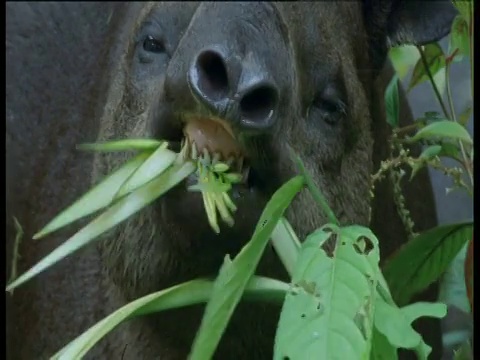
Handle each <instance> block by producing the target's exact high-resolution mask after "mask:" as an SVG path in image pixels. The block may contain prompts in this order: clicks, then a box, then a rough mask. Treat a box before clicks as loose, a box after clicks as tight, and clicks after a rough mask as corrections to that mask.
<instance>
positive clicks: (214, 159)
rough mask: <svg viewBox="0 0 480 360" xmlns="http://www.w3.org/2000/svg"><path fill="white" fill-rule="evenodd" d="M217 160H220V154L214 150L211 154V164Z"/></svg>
mask: <svg viewBox="0 0 480 360" xmlns="http://www.w3.org/2000/svg"><path fill="white" fill-rule="evenodd" d="M219 161H220V154H219V153H218V152H216V153H215V154H213V159H212V164H214V165H215V164H216V163H217V162H219Z"/></svg>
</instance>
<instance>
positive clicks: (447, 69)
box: [445, 63, 473, 187]
mask: <svg viewBox="0 0 480 360" xmlns="http://www.w3.org/2000/svg"><path fill="white" fill-rule="evenodd" d="M450 65H451V63H448V64H446V66H445V77H446V81H447V99H448V104H449V106H450V112H451V114H452V120H453V121H455V122H458V120H457V115H456V113H455V107H454V105H453V98H452V90H451V88H450ZM458 145H459V146H460V151H461V152H462V157H463V167H464V168H465V170H466V171H467V174H468V177H469V178H470V184H471V186H472V187H473V172H472V169H471V167H470V161H469V159H468V156H467V153H466V152H465V147H464V146H463V143H462V142H461V141H458Z"/></svg>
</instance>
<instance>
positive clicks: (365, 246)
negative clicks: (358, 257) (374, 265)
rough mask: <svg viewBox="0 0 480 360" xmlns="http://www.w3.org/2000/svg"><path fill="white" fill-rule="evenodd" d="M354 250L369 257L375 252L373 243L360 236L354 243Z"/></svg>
mask: <svg viewBox="0 0 480 360" xmlns="http://www.w3.org/2000/svg"><path fill="white" fill-rule="evenodd" d="M353 248H354V249H355V251H356V252H357V253H359V254H362V255H368V254H369V253H370V251H372V250H373V242H372V240H370V239H369V238H367V237H366V236H360V237H359V238H357V240H356V241H355V242H354V243H353Z"/></svg>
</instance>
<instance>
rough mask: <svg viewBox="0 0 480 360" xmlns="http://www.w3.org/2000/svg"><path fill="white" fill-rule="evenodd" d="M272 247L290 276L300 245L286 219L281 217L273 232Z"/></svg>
mask: <svg viewBox="0 0 480 360" xmlns="http://www.w3.org/2000/svg"><path fill="white" fill-rule="evenodd" d="M272 245H273V248H274V249H275V252H276V253H277V255H278V257H279V258H280V261H281V262H282V263H283V265H284V266H285V269H286V270H287V272H288V274H289V275H290V276H292V273H293V269H294V267H295V264H296V263H297V259H298V254H299V251H300V246H301V243H300V240H298V237H297V235H296V234H295V232H294V231H293V229H292V227H291V226H290V224H289V223H288V221H287V219H285V218H283V217H282V218H281V219H280V221H279V222H278V224H277V226H276V227H275V230H273V233H272Z"/></svg>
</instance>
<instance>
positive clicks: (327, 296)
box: [274, 224, 380, 360]
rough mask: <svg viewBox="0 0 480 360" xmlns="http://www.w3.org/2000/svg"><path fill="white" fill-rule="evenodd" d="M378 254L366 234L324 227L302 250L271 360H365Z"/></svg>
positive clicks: (353, 229) (356, 229)
mask: <svg viewBox="0 0 480 360" xmlns="http://www.w3.org/2000/svg"><path fill="white" fill-rule="evenodd" d="M379 260H380V254H379V248H378V240H377V238H376V237H375V235H374V234H373V233H372V232H371V231H370V230H369V229H367V228H364V227H360V226H349V227H344V228H339V227H337V226H336V225H332V224H328V225H325V226H323V227H322V228H321V229H319V230H317V231H315V232H313V233H312V234H310V235H309V236H308V237H307V239H306V240H305V242H304V243H303V244H302V248H301V252H300V255H299V258H298V261H297V264H296V266H295V270H294V273H293V278H292V289H291V290H290V291H289V292H288V293H287V296H286V298H285V303H284V306H283V309H282V312H281V314H280V321H279V324H278V329H277V335H276V339H275V347H274V359H275V360H277V359H278V360H280V359H287V358H288V359H368V358H369V354H370V347H371V341H372V331H373V319H374V311H375V309H374V304H375V297H376V294H377V291H376V287H377V281H378V275H379V273H380V270H379Z"/></svg>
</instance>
